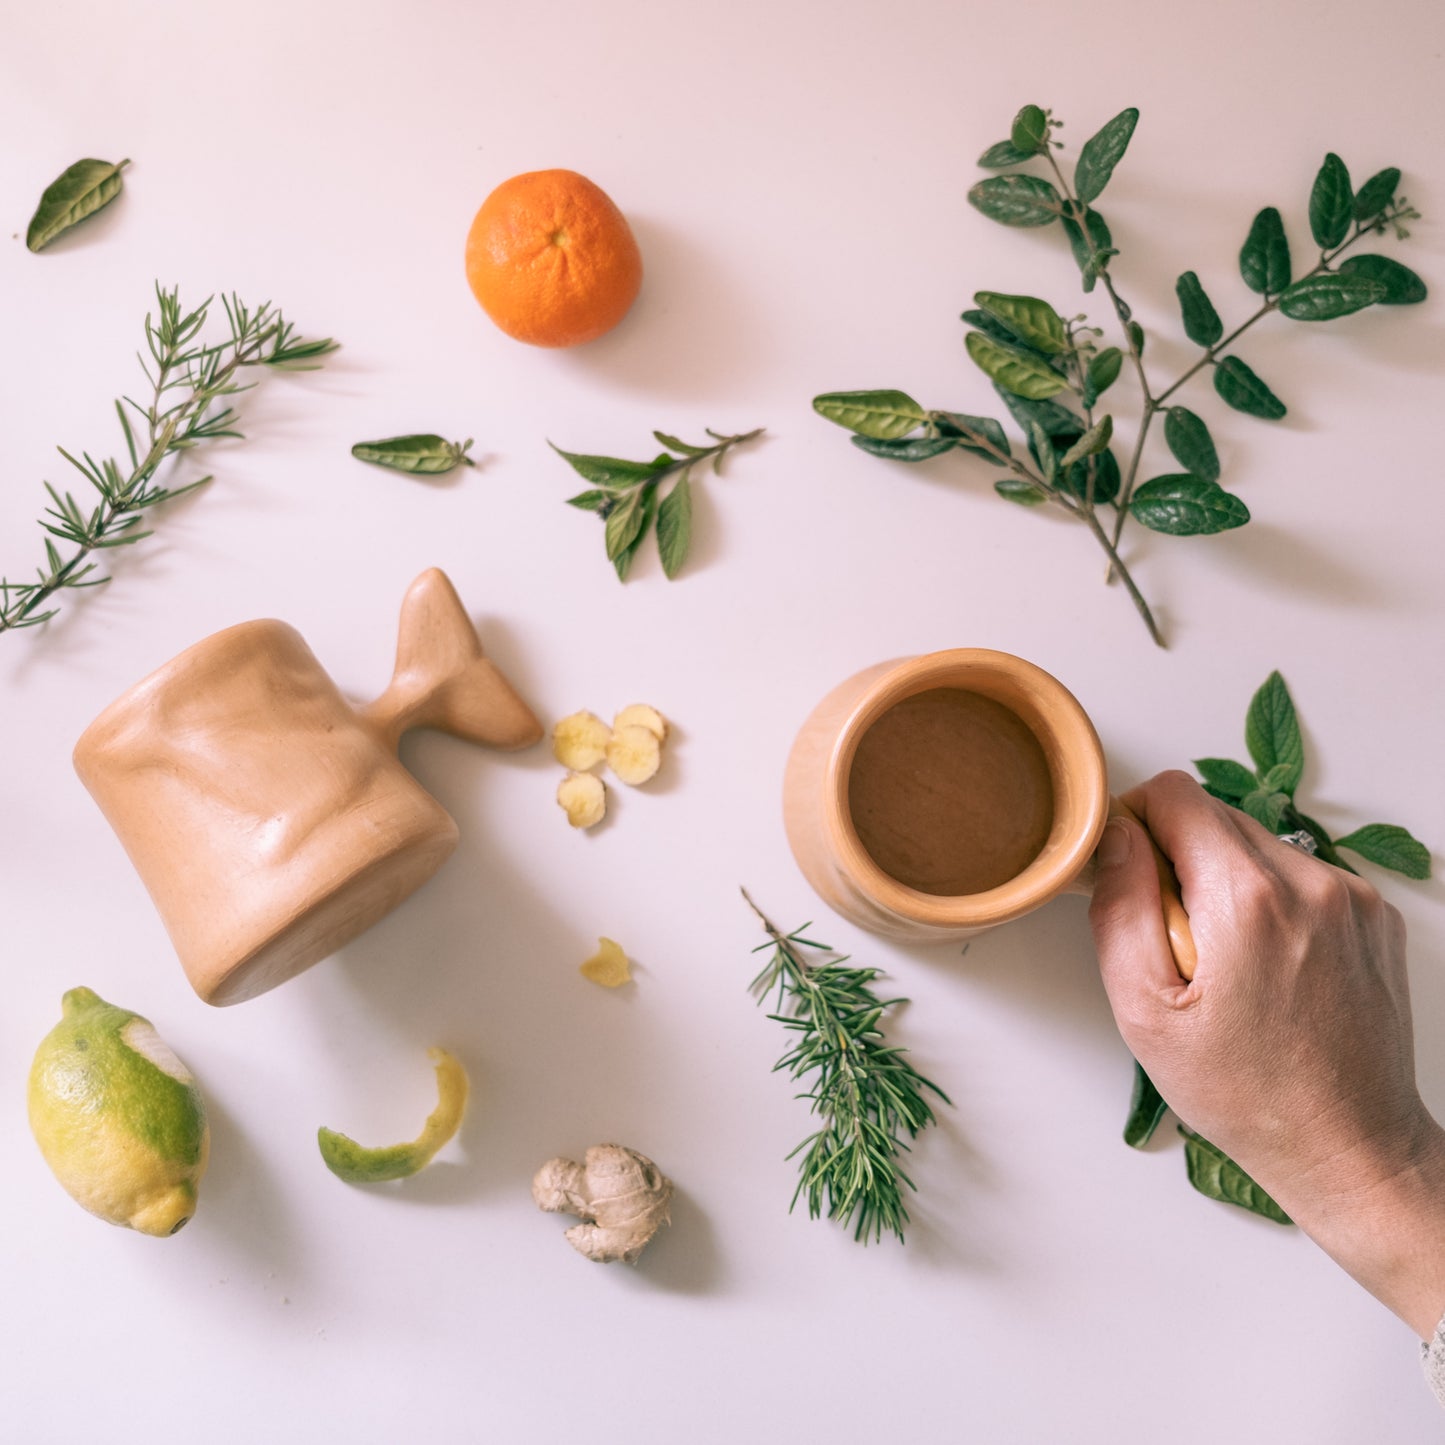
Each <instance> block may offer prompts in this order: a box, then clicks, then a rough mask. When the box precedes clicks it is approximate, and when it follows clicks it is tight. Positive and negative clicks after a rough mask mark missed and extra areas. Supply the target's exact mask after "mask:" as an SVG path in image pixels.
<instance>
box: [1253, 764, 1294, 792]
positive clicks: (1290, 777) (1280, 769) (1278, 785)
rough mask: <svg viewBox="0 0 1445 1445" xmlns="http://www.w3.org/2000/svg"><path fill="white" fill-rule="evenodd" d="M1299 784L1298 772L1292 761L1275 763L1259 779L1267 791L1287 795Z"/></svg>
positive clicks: (1260, 784)
mask: <svg viewBox="0 0 1445 1445" xmlns="http://www.w3.org/2000/svg"><path fill="white" fill-rule="evenodd" d="M1298 785H1299V773H1298V770H1297V769H1296V768H1295V767H1294V765H1293V764H1292V763H1276V764H1275V765H1274V766H1273V767H1272V768H1271V769H1270V770H1269V771H1268V772H1267V773H1265V775H1264V776H1263V777H1262V778H1261V779H1260V780H1259V786H1260V787H1261V788H1263V789H1264V791H1265V792H1267V793H1284V794H1285V796H1286V797H1288V796H1289V795H1290V794H1291V793H1292V792H1293V790H1294V789H1295V788H1296V787H1297V786H1298Z"/></svg>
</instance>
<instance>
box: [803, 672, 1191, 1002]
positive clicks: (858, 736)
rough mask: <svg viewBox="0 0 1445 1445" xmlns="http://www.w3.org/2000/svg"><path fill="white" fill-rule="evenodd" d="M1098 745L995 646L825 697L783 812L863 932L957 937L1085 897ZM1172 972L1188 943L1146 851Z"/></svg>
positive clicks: (827, 889)
mask: <svg viewBox="0 0 1445 1445" xmlns="http://www.w3.org/2000/svg"><path fill="white" fill-rule="evenodd" d="M1121 814H1122V815H1127V816H1130V817H1132V816H1133V814H1132V813H1131V812H1130V810H1129V809H1128V808H1127V807H1126V806H1125V804H1123V803H1121V802H1120V801H1119V800H1118V799H1117V798H1113V797H1111V796H1110V794H1109V788H1108V781H1107V776H1106V771H1105V765H1104V750H1103V747H1102V746H1101V745H1100V742H1099V736H1098V734H1097V733H1096V732H1095V731H1094V725H1093V723H1092V722H1090V720H1089V716H1088V714H1087V713H1086V712H1085V711H1084V709H1083V708H1082V707H1081V706H1080V705H1079V702H1078V700H1077V699H1076V698H1075V697H1074V695H1073V694H1072V693H1071V692H1069V690H1068V689H1067V688H1066V687H1064V685H1063V684H1062V683H1060V682H1059V681H1058V680H1057V679H1056V678H1054V677H1052V676H1050V675H1049V674H1048V673H1047V672H1045V671H1044V670H1043V669H1042V668H1040V667H1036V666H1035V665H1034V664H1033V663H1031V662H1025V661H1024V660H1023V659H1022V658H1020V657H1014V656H1013V655H1012V654H1010V653H1006V652H993V651H989V650H987V649H985V648H954V649H950V650H949V651H945V652H933V653H928V654H926V655H925V656H922V657H912V658H905V659H902V660H900V661H894V662H885V663H879V664H878V665H877V666H874V667H870V668H867V669H865V670H864V671H862V672H860V673H857V674H855V675H854V676H853V677H850V678H849V679H848V680H847V681H846V682H844V683H841V684H840V685H839V686H838V687H836V688H834V689H833V691H832V692H830V693H829V694H828V695H827V696H826V697H825V698H824V699H823V700H822V702H820V703H819V704H818V706H817V707H816V708H815V709H814V710H813V712H812V714H811V715H810V716H809V717H808V719H807V721H806V722H805V723H804V724H803V727H802V729H801V731H800V732H799V733H798V736H797V739H796V741H795V742H794V744H793V748H792V752H791V754H790V755H789V758H788V766H787V772H786V775H785V779H784V785H783V818H784V823H785V825H786V828H787V833H788V841H789V843H790V844H791V846H792V849H793V854H794V856H795V857H796V858H797V860H798V865H799V867H801V868H802V870H803V873H804V875H805V876H806V878H807V879H808V882H809V883H810V884H811V885H812V886H813V888H814V890H815V891H816V892H817V893H818V895H819V896H820V897H821V898H822V899H823V901H824V902H825V903H827V904H828V905H829V906H830V907H831V908H833V909H835V910H836V911H837V912H838V913H841V914H842V915H843V916H844V917H845V918H847V919H849V920H851V921H852V922H854V923H856V924H858V925H859V926H860V927H862V928H866V929H869V930H870V931H872V932H874V933H880V934H883V935H885V936H888V937H893V938H900V939H906V940H909V941H912V942H921V943H927V942H945V941H949V940H957V939H964V938H969V937H971V936H972V935H974V934H976V933H979V932H982V931H983V930H984V929H986V928H993V927H995V926H996V925H998V924H1000V923H1007V922H1009V921H1010V920H1011V919H1014V918H1018V917H1020V916H1021V915H1022V914H1025V913H1028V912H1030V911H1031V910H1033V909H1035V908H1037V907H1039V905H1040V904H1043V903H1046V902H1048V900H1049V899H1051V898H1053V897H1056V896H1057V895H1058V894H1060V893H1084V894H1087V893H1089V892H1090V891H1091V888H1092V884H1093V876H1094V861H1093V860H1094V850H1095V849H1096V848H1097V847H1098V844H1099V838H1100V835H1101V834H1102V833H1103V831H1104V824H1105V823H1106V821H1107V820H1108V818H1109V817H1110V816H1114V815H1121ZM1154 853H1155V863H1156V866H1157V868H1158V871H1159V878H1160V893H1161V897H1162V899H1163V906H1164V918H1165V926H1166V930H1167V932H1168V936H1169V944H1170V948H1171V949H1172V951H1173V953H1174V959H1175V963H1176V964H1177V966H1178V968H1179V971H1180V973H1181V974H1182V975H1183V976H1184V977H1185V978H1192V977H1193V976H1194V963H1195V951H1194V940H1193V936H1192V935H1191V933H1190V930H1189V920H1188V916H1187V915H1186V913H1185V911H1184V906H1183V903H1182V902H1181V900H1180V897H1179V885H1178V882H1177V880H1176V879H1175V877H1174V872H1173V869H1172V868H1171V867H1170V866H1169V863H1168V860H1167V859H1165V858H1164V856H1163V854H1162V853H1160V852H1159V850H1158V849H1157V847H1156V848H1155V850H1154Z"/></svg>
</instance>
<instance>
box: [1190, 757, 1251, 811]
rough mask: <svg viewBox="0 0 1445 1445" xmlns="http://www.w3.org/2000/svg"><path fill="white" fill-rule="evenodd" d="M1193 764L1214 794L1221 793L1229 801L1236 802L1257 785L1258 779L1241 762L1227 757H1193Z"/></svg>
mask: <svg viewBox="0 0 1445 1445" xmlns="http://www.w3.org/2000/svg"><path fill="white" fill-rule="evenodd" d="M1194 766H1195V767H1196V768H1198V769H1199V776H1200V777H1201V778H1203V779H1204V781H1205V782H1206V783H1208V784H1209V786H1210V787H1211V788H1213V789H1214V791H1215V793H1216V794H1222V795H1223V796H1224V797H1225V798H1226V799H1228V800H1230V801H1236V802H1237V801H1238V800H1239V799H1240V798H1242V797H1244V796H1245V794H1246V793H1252V792H1253V791H1254V790H1255V789H1256V788H1257V787H1259V779H1258V778H1257V777H1255V775H1254V774H1253V773H1252V772H1250V770H1249V769H1248V768H1247V767H1245V766H1244V764H1243V763H1236V762H1232V761H1231V760H1230V759H1229V758H1195V760H1194Z"/></svg>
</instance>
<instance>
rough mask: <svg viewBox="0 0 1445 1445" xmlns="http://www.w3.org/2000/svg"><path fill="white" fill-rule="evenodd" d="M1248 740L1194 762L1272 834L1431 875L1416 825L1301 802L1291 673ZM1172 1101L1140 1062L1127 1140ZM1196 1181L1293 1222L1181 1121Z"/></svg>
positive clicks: (1139, 1141) (1275, 677) (1326, 853)
mask: <svg viewBox="0 0 1445 1445" xmlns="http://www.w3.org/2000/svg"><path fill="white" fill-rule="evenodd" d="M1244 744H1245V748H1246V750H1247V751H1248V753H1249V756H1250V760H1251V761H1252V762H1253V764H1254V767H1252V768H1251V767H1248V766H1246V765H1245V764H1244V763H1239V762H1235V761H1233V760H1232V759H1230V758H1199V759H1197V760H1196V761H1195V764H1194V766H1195V767H1196V768H1197V769H1198V770H1199V776H1200V777H1201V778H1202V779H1203V785H1204V790H1205V792H1207V793H1209V794H1211V795H1212V796H1213V797H1216V798H1218V799H1219V800H1220V801H1221V802H1223V803H1228V804H1229V806H1230V807H1231V808H1238V809H1239V810H1240V812H1243V813H1248V814H1249V816H1250V817H1251V818H1253V819H1255V821H1256V822H1259V823H1262V824H1263V825H1264V826H1265V827H1266V828H1268V829H1269V830H1270V832H1272V833H1277V834H1281V835H1283V836H1285V837H1293V836H1295V835H1303V836H1304V837H1305V838H1307V839H1309V840H1310V841H1312V842H1313V844H1314V847H1315V853H1316V856H1318V857H1319V858H1321V859H1322V860H1323V861H1324V862H1326V863H1330V864H1332V865H1333V866H1334V867H1336V868H1343V869H1344V870H1345V871H1346V872H1349V873H1353V872H1355V869H1353V868H1352V867H1351V866H1350V865H1349V863H1348V862H1347V861H1346V860H1345V859H1344V858H1342V857H1341V856H1340V851H1339V850H1340V849H1341V848H1345V849H1348V850H1349V851H1350V852H1352V853H1356V854H1358V855H1359V856H1360V857H1361V858H1364V859H1367V860H1368V861H1369V862H1371V863H1376V864H1378V865H1379V866H1380V867H1382V868H1390V869H1393V870H1394V871H1395V872H1396V873H1403V874H1404V875H1405V877H1407V878H1413V879H1417V880H1422V879H1425V878H1428V877H1429V876H1430V850H1429V849H1428V848H1427V847H1426V846H1425V845H1424V844H1423V843H1421V842H1420V841H1419V840H1418V839H1416V838H1414V837H1412V836H1411V834H1410V832H1409V831H1408V829H1405V828H1401V827H1399V826H1398V825H1397V824H1394V823H1366V824H1365V825H1364V827H1362V828H1356V829H1354V830H1353V831H1352V832H1350V833H1347V834H1345V836H1344V837H1342V838H1331V837H1330V835H1329V833H1328V831H1327V830H1326V829H1325V827H1324V825H1323V824H1321V823H1318V822H1316V821H1315V819H1313V818H1312V817H1310V816H1309V814H1308V813H1306V812H1304V811H1303V810H1302V809H1300V808H1299V807H1298V806H1297V805H1296V803H1295V791H1296V789H1297V788H1298V787H1299V784H1300V779H1301V778H1302V777H1303V775H1304V764H1305V749H1304V734H1303V733H1302V731H1301V729H1300V724H1299V714H1298V712H1297V711H1296V710H1295V705H1294V699H1293V698H1292V697H1291V696H1290V693H1289V688H1288V687H1287V686H1286V685H1285V680H1284V678H1283V677H1281V676H1280V674H1279V673H1278V672H1272V673H1270V675H1269V676H1268V677H1267V678H1266V679H1265V680H1264V683H1263V684H1262V685H1261V686H1260V688H1259V689H1258V691H1257V692H1256V693H1255V694H1254V696H1253V697H1252V698H1251V699H1250V703H1249V711H1248V712H1247V713H1246V715H1245V719H1244ZM1167 1108H1168V1105H1167V1104H1166V1103H1165V1102H1164V1098H1163V1096H1162V1095H1161V1094H1160V1092H1159V1090H1158V1089H1157V1088H1155V1086H1154V1082H1153V1080H1151V1079H1150V1077H1149V1075H1148V1074H1147V1073H1145V1071H1144V1069H1143V1066H1142V1065H1140V1064H1139V1063H1138V1062H1137V1061H1136V1062H1135V1064H1134V1091H1133V1096H1132V1098H1131V1100H1130V1104H1129V1116H1128V1118H1127V1119H1126V1120H1125V1123H1124V1142H1125V1143H1126V1144H1128V1145H1130V1146H1131V1147H1132V1148H1135V1149H1141V1148H1143V1146H1144V1145H1145V1144H1147V1143H1148V1142H1149V1140H1150V1139H1151V1138H1152V1137H1153V1135H1154V1131H1155V1129H1157V1128H1158V1126H1159V1124H1160V1122H1161V1121H1162V1120H1163V1118H1164V1114H1165V1111H1166V1110H1167ZM1179 1132H1180V1133H1181V1134H1183V1135H1184V1138H1185V1146H1184V1147H1185V1163H1186V1166H1187V1168H1188V1173H1189V1182H1190V1183H1191V1184H1192V1185H1193V1186H1194V1187H1195V1188H1196V1189H1197V1190H1199V1192H1200V1193H1201V1194H1206V1195H1208V1196H1209V1197H1210V1198H1211V1199H1221V1200H1223V1201H1224V1202H1225V1203H1227V1204H1237V1205H1239V1206H1240V1207H1241V1208H1244V1209H1248V1210H1250V1211H1251V1212H1252V1213H1255V1214H1259V1215H1263V1216H1264V1217H1265V1218H1266V1219H1273V1220H1274V1221H1275V1222H1276V1223H1279V1224H1288V1223H1289V1222H1290V1220H1289V1217H1288V1216H1287V1215H1286V1214H1285V1213H1284V1211H1283V1210H1282V1209H1280V1207H1279V1205H1278V1204H1276V1203H1275V1202H1274V1200H1273V1199H1271V1198H1270V1196H1269V1195H1268V1194H1266V1193H1265V1191H1264V1190H1263V1189H1261V1188H1260V1187H1259V1185H1257V1184H1256V1183H1255V1182H1254V1181H1253V1180H1252V1179H1251V1178H1250V1177H1249V1175H1247V1174H1246V1173H1245V1172H1244V1170H1242V1169H1241V1168H1240V1167H1239V1165H1237V1164H1236V1163H1235V1162H1234V1161H1233V1160H1232V1159H1230V1158H1229V1156H1228V1155H1226V1154H1225V1153H1223V1152H1222V1151H1221V1150H1220V1149H1218V1148H1217V1147H1216V1146H1215V1145H1213V1144H1211V1143H1210V1142H1209V1141H1208V1140H1207V1139H1204V1138H1202V1137H1201V1136H1200V1135H1198V1134H1195V1133H1193V1132H1192V1131H1190V1130H1189V1129H1186V1128H1183V1127H1182V1126H1181V1128H1180V1131H1179Z"/></svg>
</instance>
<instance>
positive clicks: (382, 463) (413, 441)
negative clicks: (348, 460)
mask: <svg viewBox="0 0 1445 1445" xmlns="http://www.w3.org/2000/svg"><path fill="white" fill-rule="evenodd" d="M471 445H472V439H471V438H470V437H468V438H467V439H466V441H464V442H449V441H448V440H447V439H446V438H445V437H440V436H437V435H436V434H435V433H434V432H419V433H417V434H416V435H413V436H404V437H386V438H384V439H383V440H382V441H375V442H357V443H356V445H355V446H354V447H352V449H351V455H352V456H354V457H355V458H356V459H357V461H359V462H370V463H371V464H372V465H373V466H377V467H390V468H391V470H392V471H394V472H409V473H411V475H413V476H427V477H435V476H441V475H442V474H443V473H445V472H449V471H451V470H452V469H453V468H454V467H457V466H468V467H474V466H476V463H475V462H474V461H473V460H472V459H471V458H470V457H469V456H468V455H467V452H468V450H469V449H470V448H471ZM564 455H565V453H564Z"/></svg>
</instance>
